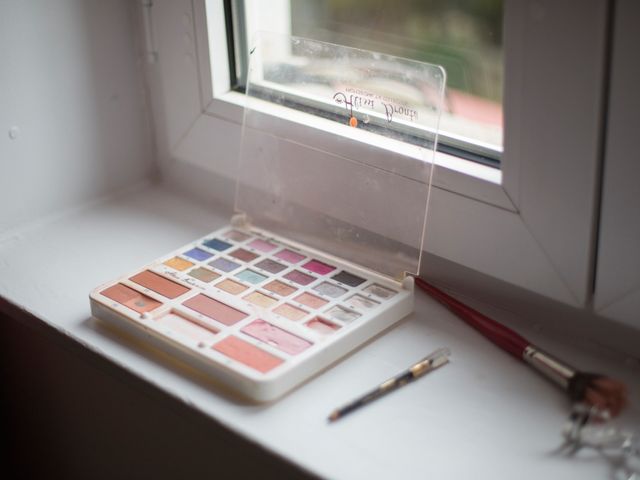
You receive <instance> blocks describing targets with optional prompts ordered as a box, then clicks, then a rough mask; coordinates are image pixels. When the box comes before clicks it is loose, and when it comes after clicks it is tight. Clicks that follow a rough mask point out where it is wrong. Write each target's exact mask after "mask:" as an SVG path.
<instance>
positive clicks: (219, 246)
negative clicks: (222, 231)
mask: <svg viewBox="0 0 640 480" xmlns="http://www.w3.org/2000/svg"><path fill="white" fill-rule="evenodd" d="M203 244H204V246H206V247H209V248H213V249H214V250H218V251H219V252H222V251H224V250H226V249H227V248H231V244H230V243H227V242H223V241H222V240H218V239H217V238H212V239H210V240H207V241H205V242H203Z"/></svg>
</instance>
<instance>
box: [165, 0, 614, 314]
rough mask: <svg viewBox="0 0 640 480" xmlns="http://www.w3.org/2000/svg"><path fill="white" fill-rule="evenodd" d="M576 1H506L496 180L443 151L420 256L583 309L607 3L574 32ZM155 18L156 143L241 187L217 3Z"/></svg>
mask: <svg viewBox="0 0 640 480" xmlns="http://www.w3.org/2000/svg"><path fill="white" fill-rule="evenodd" d="M570 4H571V2H554V1H553V0H539V1H537V2H526V1H523V0H505V17H504V18H505V25H504V38H505V95H504V99H505V100H504V101H505V114H504V117H505V137H504V138H505V140H504V153H503V158H502V170H496V169H494V168H492V167H488V166H484V165H480V164H474V163H473V162H470V161H467V160H462V159H459V158H456V157H453V156H451V155H448V154H445V153H443V152H438V153H437V155H436V158H435V163H436V165H437V166H438V169H437V170H436V173H435V175H434V184H433V187H434V188H433V189H432V200H431V205H430V212H429V220H428V230H429V231H428V233H427V240H426V244H425V250H426V251H427V252H429V253H431V254H434V255H437V256H439V257H443V258H445V259H447V260H450V261H452V262H454V263H457V264H461V265H464V266H465V267H468V268H471V269H473V270H476V271H479V272H481V273H483V274H486V275H489V276H492V277H495V278H498V279H500V280H503V281H505V282H507V283H510V284H513V285H517V286H519V287H522V288H525V289H527V290H530V291H534V292H536V293H539V294H541V295H544V296H547V297H551V298H554V299H556V300H559V301H562V302H565V303H568V304H571V305H576V306H583V305H585V304H587V303H588V302H589V301H590V299H591V295H592V284H593V275H594V264H595V233H596V227H597V223H596V220H597V218H596V217H597V216H596V210H597V208H596V207H597V200H598V198H597V190H598V189H597V185H598V182H599V170H600V162H601V142H602V136H603V129H604V124H603V116H604V115H603V111H602V109H603V104H604V102H603V97H604V86H605V82H604V79H605V74H606V72H605V65H606V62H605V57H606V54H607V48H608V37H609V34H610V32H609V15H610V5H609V2H607V1H604V0H587V1H585V2H583V4H581V11H580V22H577V21H575V18H574V17H575V14H574V12H573V11H572V7H573V5H570ZM207 7H208V8H209V9H210V11H211V15H209V16H207V15H206V12H207ZM188 15H191V17H190V18H191V22H189V25H188V28H187V25H186V24H187V23H188V22H186V21H183V20H184V17H185V16H188ZM153 16H154V19H155V20H154V31H155V33H156V39H157V45H158V47H159V63H160V64H161V65H160V67H159V68H158V69H156V71H155V73H156V74H157V77H159V78H160V79H161V80H164V83H165V84H172V85H179V86H180V88H179V91H174V90H171V89H164V90H163V92H162V94H161V95H160V96H161V97H162V98H161V99H160V102H161V103H162V110H163V112H164V119H165V124H166V128H165V129H164V131H162V132H157V134H158V135H159V136H161V137H162V139H161V140H162V141H163V143H164V144H165V145H166V150H167V156H168V157H170V159H171V160H172V162H171V163H172V166H173V167H176V166H178V169H179V166H180V165H183V166H185V168H186V167H187V166H189V167H195V168H196V169H201V170H206V171H212V172H213V173H215V174H216V175H220V176H222V177H225V178H233V177H234V175H235V159H236V158H237V146H238V145H237V144H235V143H234V142H233V141H232V140H231V137H234V136H235V137H237V138H238V139H239V133H238V132H239V125H240V124H241V120H242V104H243V95H242V94H240V93H238V92H234V91H231V90H230V76H229V70H228V69H229V62H228V59H227V52H228V45H227V34H226V30H225V28H226V26H225V16H224V5H223V0H177V1H175V2H170V1H169V0H164V1H162V2H157V3H154V12H153ZM180 19H183V20H180ZM176 22H177V24H178V25H179V30H180V31H178V27H177V26H176ZM158 24H160V26H161V28H158V27H159V25H158ZM162 26H163V27H164V28H162ZM185 29H186V30H189V31H190V33H191V34H192V35H193V37H194V39H195V56H196V61H195V62H194V63H195V65H194V66H193V67H194V68H191V69H187V68H184V58H183V56H184V51H183V50H182V49H180V48H177V47H176V45H177V44H180V42H182V41H183V37H184V35H185V33H184V30H185ZM208 31H211V32H212V33H213V34H212V35H208ZM163 46H164V47H163ZM163 50H164V51H163ZM211 58H213V59H214V61H213V62H210V59H211ZM218 58H221V59H222V60H221V61H216V59H218ZM522 92H526V95H524V94H522ZM309 128H310V131H309V134H310V135H313V136H315V137H317V138H318V140H319V141H326V142H330V137H327V138H326V139H322V138H321V137H322V136H323V134H322V133H321V132H319V131H317V130H314V129H313V127H309ZM221 140H224V142H221ZM236 143H237V142H236ZM211 151H216V152H218V155H217V157H216V161H215V162H212V161H211V158H210V155H209V154H207V152H211ZM380 155H388V152H385V151H381V152H380ZM161 168H162V164H161ZM176 170H177V169H176V168H164V169H163V173H165V174H166V175H168V176H171V175H176ZM182 174H184V172H183V173H182ZM426 268H428V266H427V267H426Z"/></svg>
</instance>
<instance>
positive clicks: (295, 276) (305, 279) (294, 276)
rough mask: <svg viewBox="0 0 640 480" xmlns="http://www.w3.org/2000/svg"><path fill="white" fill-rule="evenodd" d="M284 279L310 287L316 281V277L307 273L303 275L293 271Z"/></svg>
mask: <svg viewBox="0 0 640 480" xmlns="http://www.w3.org/2000/svg"><path fill="white" fill-rule="evenodd" d="M284 278H286V279H287V280H291V281H292V282H295V283H297V284H299V285H309V284H310V283H311V282H313V281H314V280H315V277H312V276H311V275H307V274H306V273H302V272H301V271H299V270H293V271H291V272H289V273H287V274H286V275H285V276H284Z"/></svg>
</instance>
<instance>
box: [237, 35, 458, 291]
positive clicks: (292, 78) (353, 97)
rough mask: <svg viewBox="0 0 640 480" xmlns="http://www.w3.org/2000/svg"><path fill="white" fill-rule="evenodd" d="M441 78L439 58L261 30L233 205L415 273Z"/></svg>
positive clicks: (341, 251) (359, 260)
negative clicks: (433, 62)
mask: <svg viewBox="0 0 640 480" xmlns="http://www.w3.org/2000/svg"><path fill="white" fill-rule="evenodd" d="M444 82H445V74H444V71H443V69H442V68H441V67H439V66H436V65H431V64H427V63H422V62H416V61H412V60H407V59H404V58H399V57H393V56H390V55H383V54H380V53H375V52H370V51H365V50H360V49H354V48H348V47H343V46H339V45H333V44H329V43H324V42H319V41H316V40H309V39H304V38H297V37H291V36H287V35H281V34H272V33H264V32H263V33H260V34H259V36H258V39H257V41H256V42H255V43H254V45H253V46H252V48H251V50H250V59H249V71H248V75H247V87H246V88H247V90H246V106H245V112H244V120H243V129H242V145H241V148H240V160H239V171H238V185H237V191H236V210H237V211H238V212H239V213H244V214H245V215H246V219H247V220H248V222H249V223H250V224H251V225H252V226H255V227H258V228H260V229H264V230H267V231H270V232H272V233H274V234H276V235H278V236H281V237H284V238H285V239H289V240H290V241H293V242H295V243H300V244H303V245H306V246H308V247H312V248H315V249H318V250H320V251H322V252H324V253H327V254H331V255H333V256H336V257H339V258H342V259H344V260H347V261H350V262H352V263H355V264H359V265H361V266H364V267H366V268H369V269H373V270H375V271H377V272H378V273H381V274H384V275H386V276H389V277H393V278H395V279H398V280H399V279H401V278H403V276H404V275H405V274H406V273H417V272H418V271H419V266H420V265H419V264H420V253H421V251H422V244H423V238H424V235H425V225H426V214H427V203H428V199H429V189H430V185H431V176H432V168H431V165H432V161H433V156H434V151H435V147H436V141H437V132H438V121H439V118H440V110H441V104H442V99H443V92H444ZM398 152H402V153H403V154H399V153H398Z"/></svg>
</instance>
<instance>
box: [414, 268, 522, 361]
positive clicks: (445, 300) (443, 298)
mask: <svg viewBox="0 0 640 480" xmlns="http://www.w3.org/2000/svg"><path fill="white" fill-rule="evenodd" d="M415 283H416V285H418V287H420V288H421V289H422V290H424V291H425V292H426V293H428V294H429V295H430V296H431V297H433V298H435V299H436V300H438V301H439V302H440V303H442V304H443V305H445V306H446V307H447V308H448V309H449V310H451V311H452V312H453V313H455V314H456V315H457V316H458V317H460V318H461V319H462V320H464V322H465V323H467V324H468V325H470V326H471V327H473V328H475V329H476V330H477V331H478V332H480V333H481V334H482V335H484V336H485V337H486V338H488V339H489V340H491V341H492V342H493V343H495V344H496V345H498V346H499V347H500V348H502V349H503V350H505V351H506V352H508V353H510V354H511V355H513V356H514V357H516V358H518V359H519V360H523V355H524V353H525V349H526V348H527V347H528V346H529V345H530V342H529V341H528V340H527V339H525V338H524V337H521V336H520V335H518V334H517V333H516V332H514V331H513V330H511V329H510V328H508V327H505V326H504V325H502V324H501V323H498V322H496V321H495V320H492V319H491V318H489V317H487V316H486V315H483V314H482V313H480V312H478V311H477V310H474V309H473V308H471V307H469V306H467V305H465V304H464V303H462V302H460V301H458V300H456V299H455V298H453V297H452V296H450V295H448V294H446V293H444V292H443V291H442V290H440V289H439V288H437V287H434V286H433V285H431V284H430V283H427V282H426V281H424V280H423V279H421V278H420V277H415Z"/></svg>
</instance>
